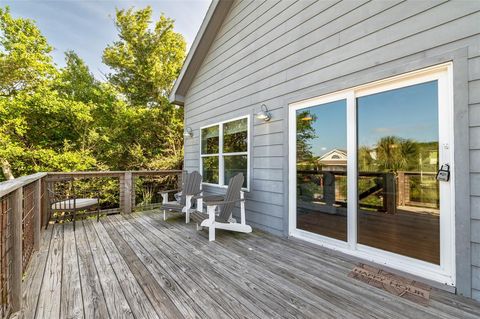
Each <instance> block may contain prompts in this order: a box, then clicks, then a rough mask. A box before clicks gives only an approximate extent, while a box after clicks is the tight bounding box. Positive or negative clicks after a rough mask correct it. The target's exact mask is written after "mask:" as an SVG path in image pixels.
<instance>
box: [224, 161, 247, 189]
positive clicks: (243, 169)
mask: <svg viewBox="0 0 480 319" xmlns="http://www.w3.org/2000/svg"><path fill="white" fill-rule="evenodd" d="M224 161H225V185H228V182H229V181H230V178H231V177H233V176H235V175H237V174H238V173H243V176H244V180H243V187H247V174H248V172H247V163H248V160H247V155H232V156H225V157H224Z"/></svg>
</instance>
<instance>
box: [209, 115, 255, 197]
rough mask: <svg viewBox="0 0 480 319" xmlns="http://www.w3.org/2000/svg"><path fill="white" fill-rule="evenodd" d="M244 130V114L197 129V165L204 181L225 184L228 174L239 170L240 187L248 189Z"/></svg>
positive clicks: (246, 127) (233, 173)
mask: <svg viewBox="0 0 480 319" xmlns="http://www.w3.org/2000/svg"><path fill="white" fill-rule="evenodd" d="M248 130H249V118H248V116H247V117H242V118H238V119H234V120H229V121H225V122H221V123H217V124H214V125H210V126H208V127H203V128H202V129H201V146H200V156H201V162H200V166H201V167H200V168H201V171H202V175H203V181H204V183H206V184H211V185H218V186H226V185H228V182H229V180H230V178H231V177H233V176H235V175H236V174H238V173H243V176H244V177H245V180H244V182H243V187H244V188H245V189H248V185H249V179H250V176H249V175H250V174H249V166H250V165H249V161H250V160H249V151H248V149H249V145H248V143H249V131H248Z"/></svg>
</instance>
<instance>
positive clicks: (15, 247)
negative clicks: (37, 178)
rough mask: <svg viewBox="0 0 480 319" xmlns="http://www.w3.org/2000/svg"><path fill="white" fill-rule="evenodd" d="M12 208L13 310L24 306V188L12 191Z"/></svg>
mask: <svg viewBox="0 0 480 319" xmlns="http://www.w3.org/2000/svg"><path fill="white" fill-rule="evenodd" d="M11 205H12V209H11V210H10V216H9V217H10V245H11V246H10V247H11V252H10V256H11V260H12V264H11V271H12V272H11V274H10V283H9V286H10V293H11V302H12V310H13V312H17V311H19V310H20V309H21V307H22V268H23V267H22V218H23V188H22V187H20V188H19V189H17V190H16V191H14V192H13V193H12V198H11Z"/></svg>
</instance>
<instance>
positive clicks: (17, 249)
mask: <svg viewBox="0 0 480 319" xmlns="http://www.w3.org/2000/svg"><path fill="white" fill-rule="evenodd" d="M182 174H183V171H181V170H160V171H98V172H53V173H37V174H33V175H28V176H23V177H20V178H17V179H14V180H10V181H6V182H2V183H0V318H7V317H8V316H9V315H10V314H12V313H14V312H16V311H19V310H20V309H21V307H22V277H23V275H24V273H25V272H26V271H28V266H29V263H30V260H31V259H32V255H33V253H34V252H35V251H37V250H38V249H39V248H40V241H41V233H42V230H43V228H44V227H42V225H45V224H46V223H47V222H48V221H47V218H48V217H47V216H48V214H47V213H48V208H49V207H48V205H49V203H48V196H47V191H46V182H47V181H48V180H51V179H61V178H62V177H63V178H64V177H70V178H74V180H75V181H76V182H78V184H79V185H78V188H80V189H81V190H82V191H84V192H85V193H89V192H90V193H91V192H93V191H95V192H96V193H97V194H100V206H101V212H102V214H113V213H127V214H128V213H131V212H132V211H134V210H140V209H145V208H151V207H155V206H156V205H157V203H156V201H157V197H156V196H157V195H156V193H158V191H160V190H162V189H167V188H177V187H178V186H179V184H180V183H181V178H182ZM136 203H138V204H136Z"/></svg>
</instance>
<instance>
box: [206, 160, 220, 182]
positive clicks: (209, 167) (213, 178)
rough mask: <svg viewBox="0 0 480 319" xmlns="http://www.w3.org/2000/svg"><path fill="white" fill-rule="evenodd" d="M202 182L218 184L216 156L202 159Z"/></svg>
mask: <svg viewBox="0 0 480 319" xmlns="http://www.w3.org/2000/svg"><path fill="white" fill-rule="evenodd" d="M202 168H203V172H202V175H203V181H204V182H205V183H212V184H218V156H208V157H202Z"/></svg>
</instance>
